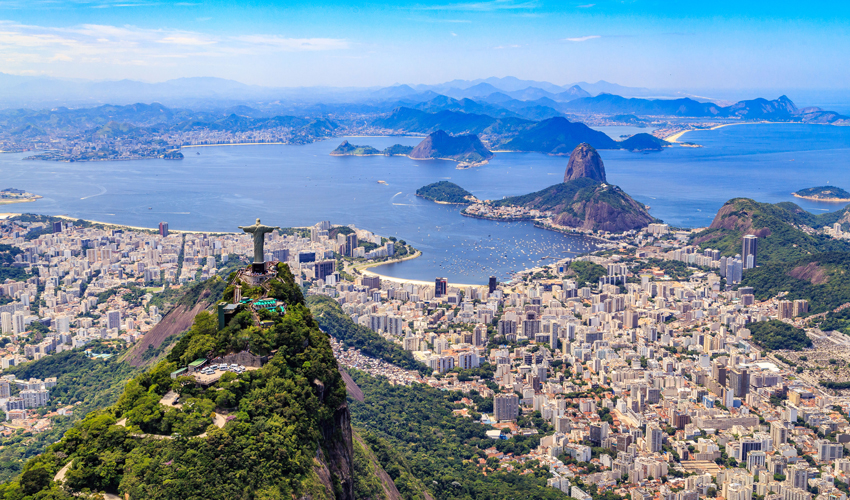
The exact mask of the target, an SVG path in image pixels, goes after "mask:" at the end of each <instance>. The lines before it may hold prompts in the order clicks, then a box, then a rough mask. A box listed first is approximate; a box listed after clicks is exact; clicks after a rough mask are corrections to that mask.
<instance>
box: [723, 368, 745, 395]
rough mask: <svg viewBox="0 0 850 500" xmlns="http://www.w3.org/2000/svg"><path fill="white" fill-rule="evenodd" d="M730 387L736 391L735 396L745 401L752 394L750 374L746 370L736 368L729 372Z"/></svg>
mask: <svg viewBox="0 0 850 500" xmlns="http://www.w3.org/2000/svg"><path fill="white" fill-rule="evenodd" d="M727 376H728V379H729V384H728V387H729V388H730V389H732V390H734V391H735V396H738V397H739V398H741V399H743V398H744V397H746V396H747V394H748V393H749V392H750V372H749V371H748V370H747V369H746V368H735V369H733V370H730V371H729V372H728V375H727Z"/></svg>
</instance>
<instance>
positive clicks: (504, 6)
mask: <svg viewBox="0 0 850 500" xmlns="http://www.w3.org/2000/svg"><path fill="white" fill-rule="evenodd" d="M537 6H538V2H537V1H534V0H532V1H522V2H518V1H516V0H489V1H485V2H462V3H452V4H446V5H426V6H419V7H414V9H416V10H461V11H471V12H493V11H497V10H527V9H534V8H537Z"/></svg>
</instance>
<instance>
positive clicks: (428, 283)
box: [355, 250, 487, 288]
mask: <svg viewBox="0 0 850 500" xmlns="http://www.w3.org/2000/svg"><path fill="white" fill-rule="evenodd" d="M421 255H422V251H421V250H417V251H416V253H415V254H413V255H409V256H407V257H404V258H402V259H396V260H392V261H388V262H372V263H370V264H366V265H363V266H362V267H355V269H356V270H358V271H360V272H361V273H362V274H364V275H366V276H377V277H379V278H381V279H382V280H386V281H391V282H393V283H410V284H412V285H418V286H431V285H433V284H434V283H433V282H431V281H422V280H413V279H406V278H397V277H395V276H386V275H383V274H380V273H377V272H375V271H372V270H370V269H371V268H375V267H381V266H385V265H388V264H396V263H399V262H404V261H406V260H411V259H415V258H417V257H420V256H421ZM449 286H454V287H463V288H466V287H470V286H474V287H477V288H485V287H487V285H471V284H468V283H449Z"/></svg>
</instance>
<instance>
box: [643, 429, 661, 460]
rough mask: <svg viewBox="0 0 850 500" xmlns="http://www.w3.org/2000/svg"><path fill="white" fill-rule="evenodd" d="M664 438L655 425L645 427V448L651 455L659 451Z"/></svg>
mask: <svg viewBox="0 0 850 500" xmlns="http://www.w3.org/2000/svg"><path fill="white" fill-rule="evenodd" d="M663 439H664V436H663V434H662V433H661V429H660V428H658V426H655V425H647V426H646V448H647V450H649V451H650V452H651V453H655V452H658V451H661V445H662V444H663Z"/></svg>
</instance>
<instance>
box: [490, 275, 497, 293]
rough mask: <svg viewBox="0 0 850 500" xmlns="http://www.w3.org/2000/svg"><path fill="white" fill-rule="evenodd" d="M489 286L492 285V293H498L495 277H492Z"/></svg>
mask: <svg viewBox="0 0 850 500" xmlns="http://www.w3.org/2000/svg"><path fill="white" fill-rule="evenodd" d="M489 285H490V293H493V292H495V291H496V277H495V276H490V283H489Z"/></svg>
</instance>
